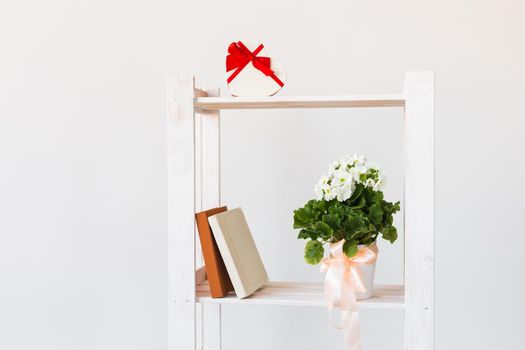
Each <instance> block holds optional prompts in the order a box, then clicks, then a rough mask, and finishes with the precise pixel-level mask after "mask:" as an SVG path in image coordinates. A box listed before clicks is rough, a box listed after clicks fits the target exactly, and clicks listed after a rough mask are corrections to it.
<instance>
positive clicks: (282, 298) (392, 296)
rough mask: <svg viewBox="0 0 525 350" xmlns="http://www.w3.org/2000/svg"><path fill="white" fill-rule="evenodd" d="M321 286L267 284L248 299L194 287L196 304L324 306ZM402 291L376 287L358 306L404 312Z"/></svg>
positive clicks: (403, 292) (315, 284) (293, 283)
mask: <svg viewBox="0 0 525 350" xmlns="http://www.w3.org/2000/svg"><path fill="white" fill-rule="evenodd" d="M323 288H324V286H323V284H321V283H297V282H269V283H268V284H266V285H265V286H264V287H263V288H261V289H259V290H258V291H256V292H255V293H254V294H252V295H251V296H249V297H248V298H244V299H239V298H237V297H236V296H235V293H233V292H232V293H230V294H229V295H228V296H226V297H224V298H212V297H211V295H210V288H209V286H208V281H203V282H202V283H201V284H199V285H198V286H197V302H200V303H219V304H248V305H291V306H317V307H319V306H321V307H324V306H326V303H325V299H324V293H323ZM404 294H405V291H404V287H403V286H399V285H376V286H375V288H374V296H373V297H372V298H370V299H367V300H360V301H359V302H358V304H359V307H361V308H363V307H365V308H380V309H403V308H404V307H405V296H404Z"/></svg>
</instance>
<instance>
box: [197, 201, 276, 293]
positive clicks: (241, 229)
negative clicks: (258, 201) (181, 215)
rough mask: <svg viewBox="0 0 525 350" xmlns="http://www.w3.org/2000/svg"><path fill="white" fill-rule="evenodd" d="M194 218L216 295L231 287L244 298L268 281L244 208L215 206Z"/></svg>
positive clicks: (208, 273)
mask: <svg viewBox="0 0 525 350" xmlns="http://www.w3.org/2000/svg"><path fill="white" fill-rule="evenodd" d="M195 219H196V221H197V229H198V231H199V238H200V241H201V246H202V254H203V256H204V264H205V265H206V274H207V277H208V281H209V285H210V292H211V296H212V297H213V298H222V297H224V296H226V295H227V294H228V293H229V292H230V291H232V290H234V291H235V294H236V295H237V297H239V298H245V297H247V296H249V295H251V294H252V293H253V292H255V291H256V290H257V289H259V288H261V287H262V286H263V285H264V284H266V283H267V282H268V274H267V273H266V269H265V268H264V264H263V262H262V260H261V257H260V255H259V252H258V251H257V247H256V245H255V242H254V240H253V237H252V234H251V232H250V228H249V227H248V223H247V222H246V218H245V217H244V214H243V212H242V209H241V208H237V209H233V210H228V209H227V208H226V207H220V208H214V209H210V210H206V211H203V212H200V213H197V214H195Z"/></svg>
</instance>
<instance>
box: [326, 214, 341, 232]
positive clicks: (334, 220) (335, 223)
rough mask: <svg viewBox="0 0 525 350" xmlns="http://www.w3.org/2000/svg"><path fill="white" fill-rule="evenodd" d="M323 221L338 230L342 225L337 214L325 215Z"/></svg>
mask: <svg viewBox="0 0 525 350" xmlns="http://www.w3.org/2000/svg"><path fill="white" fill-rule="evenodd" d="M323 222H324V223H325V224H327V225H328V226H330V227H331V228H332V229H333V230H337V229H338V228H339V227H340V225H341V219H339V216H338V215H337V214H325V215H323Z"/></svg>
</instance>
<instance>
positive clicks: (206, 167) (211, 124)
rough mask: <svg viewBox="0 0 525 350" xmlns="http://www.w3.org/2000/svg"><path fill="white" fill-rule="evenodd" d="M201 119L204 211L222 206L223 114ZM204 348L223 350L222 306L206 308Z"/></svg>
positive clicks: (212, 92) (206, 113)
mask: <svg viewBox="0 0 525 350" xmlns="http://www.w3.org/2000/svg"><path fill="white" fill-rule="evenodd" d="M199 92H200V93H202V94H204V95H205V96H208V97H218V96H220V90H219V89H218V88H211V89H206V90H199ZM196 95H197V92H196ZM196 114H197V115H198V116H199V118H200V127H201V129H200V135H199V144H200V150H201V153H200V175H201V177H200V181H199V183H198V187H200V200H201V205H202V208H201V210H207V209H211V208H215V207H218V206H220V204H221V197H220V196H221V190H220V112H219V110H196ZM200 316H201V317H202V339H201V341H202V349H203V350H220V348H221V305H220V304H208V305H203V306H202V314H201V315H200Z"/></svg>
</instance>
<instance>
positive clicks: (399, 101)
mask: <svg viewBox="0 0 525 350" xmlns="http://www.w3.org/2000/svg"><path fill="white" fill-rule="evenodd" d="M404 106H405V97H404V96H403V95H344V96H270V97H253V98H252V97H197V98H195V100H194V107H195V108H200V109H213V110H217V109H274V108H358V107H361V108H362V107H404Z"/></svg>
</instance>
